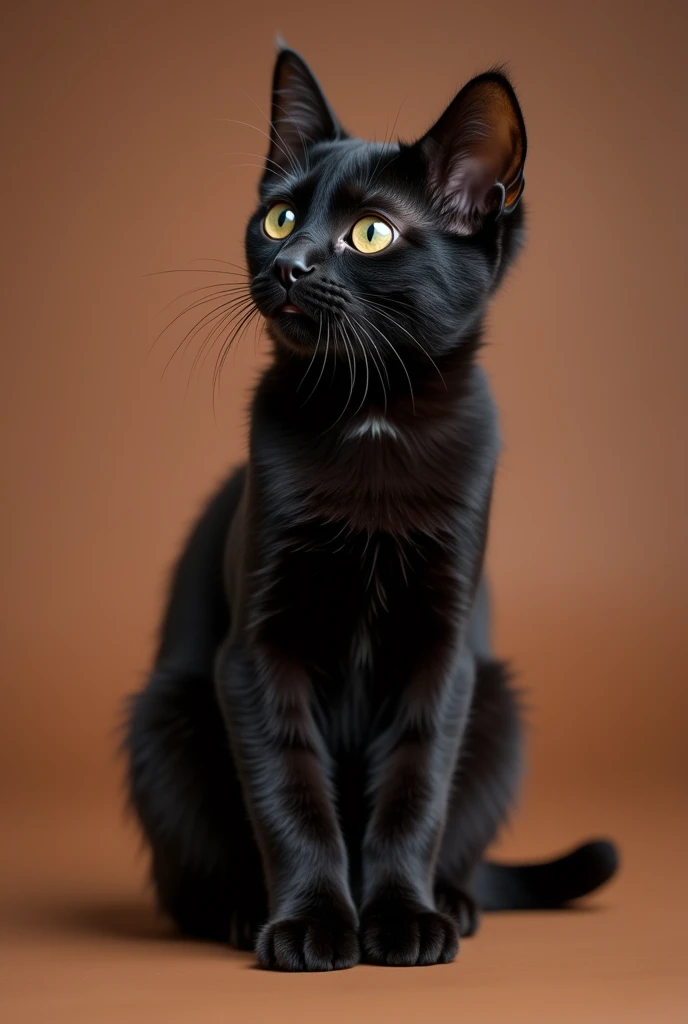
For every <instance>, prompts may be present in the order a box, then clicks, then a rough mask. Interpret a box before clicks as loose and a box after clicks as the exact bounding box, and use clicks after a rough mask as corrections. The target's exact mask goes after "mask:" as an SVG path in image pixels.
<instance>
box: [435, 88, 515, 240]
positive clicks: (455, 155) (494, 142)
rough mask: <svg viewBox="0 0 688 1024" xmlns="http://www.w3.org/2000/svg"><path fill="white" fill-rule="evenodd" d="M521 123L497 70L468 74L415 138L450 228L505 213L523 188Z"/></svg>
mask: <svg viewBox="0 0 688 1024" xmlns="http://www.w3.org/2000/svg"><path fill="white" fill-rule="evenodd" d="M526 147H527V141H526V128H525V124H524V122H523V114H522V113H521V108H520V106H519V102H518V100H517V98H516V93H515V92H514V88H513V86H512V85H511V82H510V81H509V79H508V78H507V77H506V75H504V74H503V73H502V72H501V71H488V72H486V73H485V74H483V75H478V77H477V78H474V79H472V80H471V81H470V82H469V83H468V85H466V86H464V88H463V89H462V90H461V92H460V93H459V94H458V95H457V96H456V97H455V99H454V100H453V101H452V102H451V103H450V104H449V106H448V107H447V109H446V110H445V112H444V113H443V114H442V116H441V117H440V119H439V120H438V121H437V122H436V123H435V124H434V125H433V127H432V128H431V129H430V131H429V132H428V133H427V134H426V135H424V136H423V138H422V139H421V140H420V141H419V142H418V143H416V148H417V149H418V150H419V151H420V153H421V156H422V158H423V161H424V163H425V166H426V169H427V175H428V183H429V185H430V188H431V190H432V192H433V193H434V194H435V196H436V197H437V199H438V203H439V207H440V210H441V212H442V215H443V217H444V219H445V221H446V222H447V224H448V226H449V228H450V230H452V231H455V232H457V234H461V235H470V234H473V233H474V232H476V231H478V230H479V229H480V227H481V226H482V224H483V222H484V221H485V219H486V217H488V216H489V215H490V214H495V213H497V214H499V213H511V212H512V211H513V210H515V209H516V207H517V205H518V203H519V201H520V199H521V194H522V192H523V185H524V178H523V167H524V164H525V159H526Z"/></svg>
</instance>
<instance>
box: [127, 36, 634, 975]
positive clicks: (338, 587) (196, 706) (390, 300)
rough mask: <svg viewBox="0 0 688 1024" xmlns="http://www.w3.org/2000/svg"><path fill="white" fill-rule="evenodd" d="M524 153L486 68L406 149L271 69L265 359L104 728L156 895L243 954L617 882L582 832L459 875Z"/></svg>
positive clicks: (497, 806) (500, 717)
mask: <svg viewBox="0 0 688 1024" xmlns="http://www.w3.org/2000/svg"><path fill="white" fill-rule="evenodd" d="M525 156H526V132H525V127H524V123H523V117H522V115H521V110H520V107H519V105H518V102H517V99H516V95H515V93H514V90H513V88H512V86H511V85H510V83H509V81H508V80H507V78H506V77H505V76H504V75H503V74H502V73H500V72H498V71H491V72H488V73H487V74H483V75H480V76H479V77H477V78H474V79H473V80H472V81H471V82H469V83H468V85H467V86H465V88H464V89H463V90H462V91H461V92H460V93H459V94H458V95H457V97H456V98H455V99H454V100H453V102H452V103H451V104H450V105H449V107H448V108H447V110H446V111H445V112H444V114H443V115H442V116H441V117H440V119H439V120H438V121H437V123H436V124H435V125H434V126H433V127H432V128H431V129H430V131H429V132H428V133H427V134H426V135H425V136H424V137H423V138H422V139H420V141H418V142H416V143H415V144H413V145H406V144H401V143H399V144H397V143H394V144H390V143H388V144H379V143H378V144H372V143H367V142H362V141H360V140H358V139H355V138H352V137H350V136H349V135H348V134H347V133H346V132H345V131H344V130H343V129H342V127H341V126H340V125H339V123H338V122H337V120H336V119H335V117H334V115H333V113H332V111H331V110H330V108H329V106H328V104H327V102H326V100H325V99H324V97H323V95H322V93H321V91H320V89H319V88H318V86H317V84H316V82H315V80H314V78H313V76H312V75H311V73H310V71H309V70H308V68H307V66H306V65H305V64H304V62H303V61H302V60H301V58H300V57H298V56H297V55H296V54H295V53H293V52H292V51H290V50H287V49H285V50H282V51H281V52H280V54H279V56H278V59H277V64H276V68H275V76H274V89H273V105H272V127H271V135H270V152H269V156H268V158H267V162H266V167H265V172H264V175H263V178H262V181H261V185H260V203H259V206H258V208H257V210H256V211H255V213H254V214H253V216H252V217H251V220H250V222H249V225H248V230H247V234H246V256H247V261H248V268H249V272H250V297H251V298H252V300H253V303H255V307H257V309H258V310H259V311H260V313H262V315H263V317H264V318H265V320H266V322H267V325H268V331H269V334H270V336H271V338H272V340H273V342H274V358H273V360H272V364H271V365H270V367H269V368H268V369H267V371H266V372H265V373H264V374H263V376H262V379H261V380H260V383H259V385H258V387H257V390H256V393H255V397H254V400H253V407H252V416H251V435H250V454H249V459H248V463H247V465H246V466H244V467H242V468H241V469H239V470H238V471H237V472H236V473H235V474H234V475H233V476H232V477H231V478H230V479H229V481H228V482H227V483H225V484H224V486H223V487H222V488H221V489H220V491H219V492H218V493H217V494H216V495H215V496H214V497H213V498H212V500H211V501H210V504H209V505H208V507H207V508H206V510H205V511H204V513H203V515H202V516H201V518H200V520H199V521H198V524H197V525H196V527H195V529H194V530H193V532H192V534H191V537H190V538H189V541H188V543H187V545H186V547H185V549H184V552H183V554H182V556H181V559H180V561H179V564H178V566H177V569H176V572H175V575H174V581H173V584H172V592H171V596H170V600H169V606H168V609H167V613H166V616H165V620H164V624H163V628H162V638H161V642H160V648H159V651H158V655H157V659H156V662H155V668H154V670H153V673H152V676H151V678H150V680H149V682H148V684H147V686H146V687H145V689H144V690H143V691H142V692H141V693H139V694H138V695H137V696H136V697H135V699H134V701H133V704H132V709H131V715H130V719H129V727H128V738H127V744H128V753H129V757H130V768H129V783H130V790H131V800H132V803H133V806H134V808H135V809H136V812H137V814H138V817H139V818H140V821H141V824H142V826H143V830H144V833H145V836H146V838H147V840H148V842H149V843H150V847H151V850H152V871H153V879H154V883H155V887H156V891H157V896H158V900H159V904H160V906H161V908H162V909H163V910H164V911H166V912H167V913H168V914H170V915H171V916H172V917H173V918H174V920H175V921H176V922H177V924H178V925H179V927H180V928H181V929H183V930H184V931H185V932H187V933H189V934H193V935H199V936H204V937H209V938H213V939H217V940H220V941H230V942H232V943H233V944H235V945H237V946H239V947H241V948H255V949H256V952H257V955H258V959H259V961H260V963H261V964H262V965H264V966H265V967H272V968H280V969H284V970H292V971H298V970H308V971H320V970H331V969H333V968H334V969H336V968H342V967H352V966H353V965H354V964H356V963H358V962H359V960H361V959H363V960H365V961H367V962H369V963H374V964H393V965H412V964H435V963H446V962H447V961H450V960H452V959H453V957H454V956H455V955H456V952H457V949H458V944H459V938H458V937H459V934H461V935H468V934H471V933H472V932H473V931H474V930H475V928H476V925H477V922H478V911H479V908H484V909H495V908H513V907H518V908H526V907H552V906H557V905H561V904H563V903H564V902H566V901H568V900H572V899H575V898H576V897H578V896H582V895H584V894H585V893H588V892H590V891H591V890H593V889H594V888H595V887H597V886H599V885H600V884H602V883H603V882H604V881H606V880H607V879H608V878H609V877H610V876H611V875H612V874H613V872H614V870H615V865H616V855H615V851H614V848H613V846H611V844H609V843H606V842H594V843H588V844H587V845H585V846H583V847H581V848H579V849H578V850H576V851H575V852H573V853H571V854H569V855H568V856H567V857H564V858H562V859H560V860H557V861H552V862H549V863H547V864H541V865H528V866H516V867H506V866H498V865H492V864H485V863H481V858H482V856H483V853H484V851H485V848H486V847H487V845H488V844H489V843H490V842H491V841H492V840H493V838H494V837H495V835H496V833H497V831H498V829H499V826H500V824H501V823H502V822H503V820H504V818H505V816H506V814H507V812H508V810H509V807H510V804H511V802H512V799H513V797H514V794H515V792H516V788H517V784H518V781H519V773H520V765H521V737H520V728H519V715H518V708H517V702H516V700H515V697H514V694H513V693H512V691H511V690H510V688H509V683H508V675H507V673H506V671H505V668H504V666H503V665H502V664H501V663H500V662H499V661H497V660H496V659H495V657H494V655H493V653H492V648H491V645H490V638H489V622H488V619H489V615H488V599H487V593H486V587H485V583H484V581H483V578H482V568H483V554H484V550H485V541H486V536H487V526H488V517H489V511H490V495H491V492H492V482H493V477H494V473H495V468H496V465H497V459H498V455H499V447H500V442H499V432H498V427H497V417H496V414H495V407H494V403H493V400H492V397H491V395H490V390H489V386H488V383H487V380H486V378H485V374H484V373H483V371H482V370H481V369H480V368H479V367H478V366H477V364H476V353H477V351H478V348H479V345H480V337H481V328H482V321H483V317H484V314H485V309H486V306H487V303H488V300H489V299H490V297H491V296H492V294H493V292H494V291H495V289H496V287H497V285H498V284H499V282H500V281H501V279H502V277H503V275H504V272H505V270H506V268H507V266H508V265H509V263H510V262H511V260H512V258H513V256H514V255H515V253H516V251H517V249H518V248H519V245H520V242H521V239H522V231H523V208H522V205H521V203H520V199H521V193H522V191H523V184H524V178H523V166H524V162H525ZM232 308H233V307H232V306H231V303H230V312H231V309H232ZM241 308H245V307H241V306H239V309H241Z"/></svg>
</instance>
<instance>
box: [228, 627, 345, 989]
mask: <svg viewBox="0 0 688 1024" xmlns="http://www.w3.org/2000/svg"><path fill="white" fill-rule="evenodd" d="M216 684H217V692H218V698H219V701H220V704H221V707H222V710H223V714H224V716H225V720H226V722H227V727H228V731H229V735H230V738H231V743H232V749H233V752H234V756H235V759H236V762H237V765H238V769H239V774H240V777H241V782H242V787H243V791H244V797H245V800H246V806H247V808H248V811H249V814H250V816H251V820H252V823H253V828H254V831H255V834H256V838H257V841H258V845H259V847H260V850H261V855H262V858H263V869H264V874H265V881H266V885H267V890H268V898H269V904H270V919H269V920H268V922H267V924H266V925H265V926H264V927H263V928H262V930H261V932H260V934H259V936H258V939H257V943H256V953H257V955H258V960H259V962H260V963H261V965H262V966H264V967H268V968H273V969H277V970H285V971H328V970H338V969H341V968H344V967H353V966H354V964H356V963H358V961H359V959H360V953H359V942H358V936H357V925H358V921H357V915H356V910H355V907H354V904H353V900H352V898H351V894H350V892H349V883H348V868H347V856H346V848H345V844H344V841H343V838H342V835H341V830H340V827H339V823H338V821H337V816H336V812H335V807H334V802H333V799H332V793H331V787H330V782H329V776H328V770H327V753H326V751H325V749H324V747H323V744H322V741H321V738H320V736H319V734H318V730H317V728H316V726H315V723H314V721H313V717H312V714H311V711H310V700H309V697H310V681H309V679H308V677H307V675H306V673H305V672H304V670H303V669H302V667H301V666H299V665H298V664H295V663H294V662H293V661H291V660H290V659H289V658H288V657H286V656H285V655H284V654H283V653H281V652H277V651H275V650H271V649H268V648H266V647H259V648H258V649H255V650H251V651H250V652H249V651H244V650H241V649H237V648H232V647H231V646H230V645H229V644H227V645H226V646H225V648H223V649H222V651H221V652H220V655H219V657H218V660H217V666H216Z"/></svg>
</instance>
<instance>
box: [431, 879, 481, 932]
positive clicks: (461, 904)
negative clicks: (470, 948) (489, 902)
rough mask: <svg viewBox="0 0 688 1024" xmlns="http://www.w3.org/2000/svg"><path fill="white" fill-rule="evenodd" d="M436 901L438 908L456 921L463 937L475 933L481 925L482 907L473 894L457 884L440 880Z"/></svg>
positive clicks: (436, 890) (436, 891)
mask: <svg viewBox="0 0 688 1024" xmlns="http://www.w3.org/2000/svg"><path fill="white" fill-rule="evenodd" d="M435 902H436V904H437V909H438V910H441V911H442V912H443V913H444V914H448V915H449V916H450V917H452V918H453V919H454V920H455V921H456V924H457V927H458V929H459V935H460V936H461V938H468V937H469V936H471V935H475V933H476V932H477V930H478V928H479V927H480V909H479V907H478V904H477V903H476V902H475V900H474V899H473V897H472V896H470V895H469V894H468V893H467V892H465V891H464V890H463V889H458V888H456V886H453V885H449V884H445V883H443V882H438V883H437V885H436V886H435Z"/></svg>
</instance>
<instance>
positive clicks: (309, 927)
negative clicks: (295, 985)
mask: <svg viewBox="0 0 688 1024" xmlns="http://www.w3.org/2000/svg"><path fill="white" fill-rule="evenodd" d="M256 953H257V956H258V962H259V963H260V965H261V966H262V967H266V968H268V969H271V970H277V971H340V970H344V969H345V968H347V967H354V966H355V964H357V963H358V961H359V959H360V949H359V944H358V936H357V935H356V932H355V930H354V929H353V928H352V927H351V925H350V924H349V923H348V922H345V921H343V920H341V919H339V918H336V917H334V916H333V917H329V918H320V917H318V918H314V917H313V918H311V917H294V918H282V919H278V920H276V921H269V922H268V923H267V924H266V925H265V927H264V928H263V929H262V931H261V933H260V935H259V936H258V941H257V944H256Z"/></svg>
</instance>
